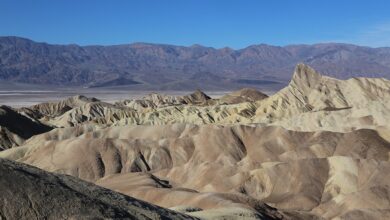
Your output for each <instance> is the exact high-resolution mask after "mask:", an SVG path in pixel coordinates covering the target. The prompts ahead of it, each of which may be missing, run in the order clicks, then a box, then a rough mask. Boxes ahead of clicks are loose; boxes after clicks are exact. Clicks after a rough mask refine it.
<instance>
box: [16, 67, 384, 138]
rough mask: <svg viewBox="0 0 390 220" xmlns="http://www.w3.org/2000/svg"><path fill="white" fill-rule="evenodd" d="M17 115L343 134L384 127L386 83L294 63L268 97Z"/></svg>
mask: <svg viewBox="0 0 390 220" xmlns="http://www.w3.org/2000/svg"><path fill="white" fill-rule="evenodd" d="M75 100H76V101H75ZM77 100H78V101H77ZM64 103H70V104H64ZM22 111H24V112H29V111H33V112H38V113H39V114H42V115H45V117H38V118H37V117H35V118H37V119H40V121H41V122H42V123H45V124H48V125H52V126H57V127H71V126H75V125H79V124H94V125H104V126H116V125H138V124H145V125H156V124H157V125H159V124H174V123H191V124H224V125H228V124H237V123H239V124H252V123H256V124H266V125H279V126H283V127H285V128H288V129H291V130H302V131H313V130H329V131H341V132H343V131H352V130H354V129H359V128H370V129H375V128H376V127H377V126H387V125H388V123H387V122H388V121H389V120H390V114H389V112H390V81H388V80H386V79H369V78H353V79H349V80H338V79H334V78H330V77H326V76H322V75H321V74H319V73H318V72H316V71H315V70H313V69H312V68H310V67H308V66H306V65H304V64H299V65H297V67H296V69H295V72H294V74H293V77H292V79H291V82H290V84H289V85H288V86H287V87H285V88H284V89H282V90H280V91H279V92H277V93H275V94H274V95H271V96H269V97H267V96H266V95H264V94H262V93H261V92H259V91H256V90H253V89H243V90H240V91H237V92H233V93H231V94H227V95H225V96H223V97H221V98H216V99H211V98H210V97H208V96H207V95H206V94H204V93H202V92H201V91H196V92H195V93H193V94H190V95H187V96H166V95H160V94H151V95H149V96H146V97H144V98H143V99H139V100H126V101H123V102H119V103H116V104H108V103H104V102H100V101H97V100H95V99H87V98H85V97H84V98H83V99H81V101H80V97H73V98H71V99H68V100H65V101H63V102H59V103H47V104H41V105H36V106H33V107H31V108H25V109H24V110H22ZM30 115H31V114H30ZM32 115H34V114H32ZM35 115H37V114H35Z"/></svg>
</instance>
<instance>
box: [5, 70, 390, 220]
mask: <svg viewBox="0 0 390 220" xmlns="http://www.w3.org/2000/svg"><path fill="white" fill-rule="evenodd" d="M10 120H16V121H18V120H24V122H23V125H24V126H19V127H18V126H15V124H16V123H13V122H12V121H10ZM389 123H390V81H388V80H385V79H374V78H353V79H348V80H338V79H334V78H330V77H326V76H322V75H321V74H319V73H317V72H316V71H315V70H313V69H312V68H310V67H308V66H306V65H304V64H298V65H297V67H296V69H295V72H294V74H293V77H292V80H291V82H290V83H289V85H288V86H287V87H285V88H284V89H282V90H280V91H279V92H277V93H275V94H274V95H271V96H267V95H265V94H263V93H261V92H259V91H256V90H253V89H242V90H240V91H237V92H233V93H231V94H228V95H225V96H223V97H221V98H217V99H212V98H210V97H209V96H207V95H206V94H205V93H203V92H201V91H196V92H194V93H193V94H190V95H187V96H180V97H179V96H176V97H175V96H165V95H160V94H150V95H148V96H146V97H144V98H142V99H139V100H124V101H120V102H117V103H115V104H109V103H104V102H101V101H99V100H97V99H94V98H86V97H84V96H76V97H71V98H69V99H66V100H64V101H61V102H53V103H43V104H38V105H35V106H31V107H26V108H20V109H12V108H10V107H6V106H2V107H1V108H0V126H1V130H0V131H1V136H0V138H1V139H0V144H1V146H0V149H1V150H3V151H1V152H0V157H2V158H5V159H2V160H1V161H0V162H1V166H0V169H1V173H2V174H3V173H5V174H6V175H5V176H6V178H2V179H1V181H0V190H1V194H0V197H1V198H0V200H1V201H2V203H0V219H1V218H6V219H8V218H13V217H21V215H20V213H22V212H23V213H26V214H28V215H29V216H38V217H47V218H67V217H69V216H73V217H74V218H78V217H84V214H85V217H90V216H92V217H100V218H121V217H122V218H141V217H139V216H142V217H143V218H145V219H148V218H149V219H150V218H152V219H164V218H165V219H167V218H168V219H170V218H177V219H180V218H200V219H390V127H389V126H388V124H389ZM24 164H28V165H24ZM31 166H34V167H37V168H33V167H31ZM38 168H39V169H38ZM49 172H51V173H49ZM64 174H66V175H64ZM69 175H70V176H69ZM13 176H15V180H13ZM71 176H73V177H71ZM74 177H76V178H74ZM37 179H39V181H38V183H39V184H32V183H33V182H36V181H37ZM12 181H16V182H18V183H19V184H20V185H17V184H15V185H14V184H10V182H12ZM85 181H86V182H85ZM21 182H23V184H22V183H21ZM87 182H89V183H87ZM45 185H50V188H49V189H47V190H48V191H44V190H43V188H45ZM96 185H98V186H96ZM99 186H100V187H99ZM102 187H104V188H107V189H104V188H102ZM46 188H47V187H46ZM46 188H45V189H46ZM111 190H112V191H111ZM34 192H42V194H39V193H34ZM45 193H46V194H45ZM12 194H14V195H15V194H16V195H20V196H18V198H20V199H21V200H22V199H23V201H22V202H19V203H18V201H15V200H12V199H11V196H10V195H12ZM56 196H58V197H59V198H58V200H57V199H56V198H55V197H56ZM55 200H57V204H56V202H53V201H55ZM138 200H143V201H146V202H141V201H138ZM5 201H10V202H5ZM59 201H61V202H59ZM71 201H77V202H78V203H73V202H71ZM83 201H88V202H86V203H84V202H83ZM16 203H18V204H21V205H19V206H21V207H20V208H21V210H22V211H20V212H19V210H15V204H16ZM58 203H61V204H63V205H61V204H58ZM81 203H83V204H84V205H83V206H81V205H80V206H81V207H79V209H77V206H78V205H77V204H81ZM150 203H152V204H154V205H151V204H150ZM47 204H50V207H46V206H47ZM12 207H14V208H13V209H12ZM49 209H51V210H55V212H57V213H56V215H55V216H50V215H49V213H48V211H47V210H49ZM80 209H83V210H85V211H83V210H80ZM180 213H181V214H180ZM134 216H135V217H134ZM26 218H28V217H26Z"/></svg>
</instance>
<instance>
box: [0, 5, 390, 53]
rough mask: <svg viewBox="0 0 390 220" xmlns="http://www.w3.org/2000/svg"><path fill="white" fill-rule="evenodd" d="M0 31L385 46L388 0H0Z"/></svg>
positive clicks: (76, 39)
mask: <svg viewBox="0 0 390 220" xmlns="http://www.w3.org/2000/svg"><path fill="white" fill-rule="evenodd" d="M0 35H1V36H20V37H26V38H30V39H32V40H36V41H43V42H48V43H59V44H69V43H76V44H80V45H91V44H101V45H111V44H124V43H132V42H149V43H167V44H175V45H185V46H188V45H192V44H201V45H205V46H212V47H216V48H222V47H225V46H228V47H232V48H236V49H237V48H243V47H246V46H248V45H251V44H260V43H266V44H272V45H287V44H302V43H304V44H313V43H319V42H344V43H353V44H359V45H366V46H373V47H379V46H390V0H364V1H363V0H321V1H320V0H268V1H265V0H264V1H262V0H235V1H233V0H159V1H157V0H154V1H152V0H138V1H131V0H127V1H125V0H110V1H108V0H107V1H99V0H93V1H92V0H0Z"/></svg>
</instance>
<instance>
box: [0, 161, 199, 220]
mask: <svg viewBox="0 0 390 220" xmlns="http://www.w3.org/2000/svg"><path fill="white" fill-rule="evenodd" d="M0 173H1V178H0V218H1V219H192V217H190V216H188V215H184V214H180V213H177V212H174V211H170V210H167V209H163V208H161V207H158V206H154V205H151V204H149V203H146V202H143V201H140V200H137V199H134V198H131V197H128V196H125V195H122V194H120V193H116V192H113V191H111V190H108V189H105V188H102V187H98V186H96V185H94V184H91V183H87V182H84V181H82V180H80V179H77V178H74V177H71V176H65V175H59V174H51V173H48V172H45V171H43V170H40V169H37V168H34V167H31V166H27V165H24V164H20V163H16V162H12V161H9V160H5V159H0Z"/></svg>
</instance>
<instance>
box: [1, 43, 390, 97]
mask: <svg viewBox="0 0 390 220" xmlns="http://www.w3.org/2000/svg"><path fill="white" fill-rule="evenodd" d="M298 62H304V63H307V64H309V65H311V66H312V67H313V68H315V69H317V70H319V71H320V72H323V73H325V74H327V75H329V76H333V77H336V78H341V79H345V78H350V77H356V76H366V77H385V78H389V76H390V48H369V47H361V46H356V45H349V44H336V43H328V44H315V45H290V46H285V47H277V46H270V45H265V44H260V45H252V46H249V47H247V48H244V49H240V50H233V49H230V48H222V49H214V48H211V47H203V46H200V45H194V46H191V47H183V46H173V45H161V44H146V43H135V44H128V45H116V46H84V47H82V46H78V45H50V44H46V43H37V42H34V41H31V40H28V39H24V38H18V37H0V79H1V80H3V81H15V82H24V83H36V84H55V85H64V86H69V85H75V86H116V85H120V86H124V85H129V86H130V87H134V88H147V89H150V88H151V89H156V88H157V89H170V88H171V87H172V88H174V89H187V90H189V89H194V88H188V86H191V83H190V82H194V85H196V86H199V85H203V87H204V88H215V89H218V88H219V87H220V88H234V87H235V88H238V87H245V85H251V86H252V87H253V86H255V87H263V88H264V87H265V86H269V87H279V88H280V87H281V85H280V84H279V83H282V84H287V82H288V79H289V78H290V73H291V72H292V71H293V69H294V66H295V65H296V63H298ZM213 79H214V80H213ZM215 79H218V80H215ZM216 81H217V82H216ZM204 88H202V89H204Z"/></svg>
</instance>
